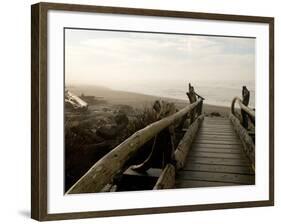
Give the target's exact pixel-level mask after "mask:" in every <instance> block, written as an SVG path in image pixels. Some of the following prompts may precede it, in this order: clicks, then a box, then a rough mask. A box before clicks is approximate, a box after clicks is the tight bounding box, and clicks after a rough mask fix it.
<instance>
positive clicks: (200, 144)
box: [193, 142, 242, 150]
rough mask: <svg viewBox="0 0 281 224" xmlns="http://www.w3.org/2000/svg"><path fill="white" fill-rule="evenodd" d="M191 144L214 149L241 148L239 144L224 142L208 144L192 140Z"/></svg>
mask: <svg viewBox="0 0 281 224" xmlns="http://www.w3.org/2000/svg"><path fill="white" fill-rule="evenodd" d="M193 146H194V147H195V146H196V147H197V146H200V147H204V148H215V149H239V150H240V149H242V148H241V145H226V144H208V143H202V142H194V143H193Z"/></svg>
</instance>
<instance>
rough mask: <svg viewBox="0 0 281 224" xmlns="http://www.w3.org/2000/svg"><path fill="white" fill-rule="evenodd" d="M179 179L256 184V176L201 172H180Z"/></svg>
mask: <svg viewBox="0 0 281 224" xmlns="http://www.w3.org/2000/svg"><path fill="white" fill-rule="evenodd" d="M178 177H180V178H182V179H184V180H205V181H220V182H228V183H237V184H254V183H255V176H254V175H244V174H231V173H214V172H201V171H185V170H184V171H180V172H179V173H178Z"/></svg>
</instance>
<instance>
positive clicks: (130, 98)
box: [67, 86, 231, 117]
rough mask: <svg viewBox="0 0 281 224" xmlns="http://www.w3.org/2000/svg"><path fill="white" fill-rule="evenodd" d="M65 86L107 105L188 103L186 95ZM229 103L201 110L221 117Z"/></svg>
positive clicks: (139, 105)
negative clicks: (184, 98) (167, 96)
mask: <svg viewBox="0 0 281 224" xmlns="http://www.w3.org/2000/svg"><path fill="white" fill-rule="evenodd" d="M67 88H68V89H69V90H70V91H71V92H73V93H74V94H76V95H78V96H80V95H81V94H84V95H86V96H95V97H97V99H100V100H104V101H105V102H106V104H107V105H108V106H109V105H129V106H131V107H134V108H143V107H148V106H151V105H152V104H153V103H154V102H155V101H156V100H164V101H167V102H172V103H174V104H175V105H176V107H177V108H178V109H181V108H183V107H185V106H186V105H188V104H189V101H188V97H187V96H186V101H185V100H181V99H174V98H166V97H159V96H152V95H145V94H139V93H133V92H126V91H117V90H112V89H109V88H106V87H100V86H68V87H67ZM230 104H231V102H229V107H223V106H217V105H208V104H204V105H203V112H204V114H205V115H206V116H210V115H211V114H212V113H219V114H220V115H221V116H222V117H227V116H228V114H229V111H230Z"/></svg>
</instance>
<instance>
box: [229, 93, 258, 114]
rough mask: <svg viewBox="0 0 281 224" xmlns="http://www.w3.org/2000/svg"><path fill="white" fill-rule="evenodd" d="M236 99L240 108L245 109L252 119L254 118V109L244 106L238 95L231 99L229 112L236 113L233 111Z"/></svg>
mask: <svg viewBox="0 0 281 224" xmlns="http://www.w3.org/2000/svg"><path fill="white" fill-rule="evenodd" d="M236 101H237V102H238V104H239V106H240V108H241V110H243V111H245V112H246V113H247V114H248V115H249V116H250V117H251V118H252V119H255V111H253V110H251V109H250V108H249V107H247V106H245V105H244V104H243V102H242V100H241V99H240V98H239V97H235V98H234V99H233V100H232V104H231V113H232V114H234V115H235V114H236V112H235V107H234V105H235V103H236Z"/></svg>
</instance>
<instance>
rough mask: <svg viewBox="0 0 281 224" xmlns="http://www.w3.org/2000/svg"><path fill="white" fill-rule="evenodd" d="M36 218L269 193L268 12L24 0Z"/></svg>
mask: <svg viewBox="0 0 281 224" xmlns="http://www.w3.org/2000/svg"><path fill="white" fill-rule="evenodd" d="M31 25H32V34H31V38H32V49H31V57H32V66H31V70H32V74H31V76H32V208H31V210H32V212H31V216H32V218H34V219H37V220H40V221H44V220H57V219H74V218H89V217H105V216H121V215H137V214H152V213H167V212H185V211H197V210H211V209H223V208H241V207H255V206H270V205H273V204H274V19H273V18H271V17H256V16H240V15H222V14H209V13H195V12H183V11H162V10H152V9H136V8H116V7H103V6H89V5H70V4H56V3H38V4H35V5H32V24H31Z"/></svg>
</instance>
